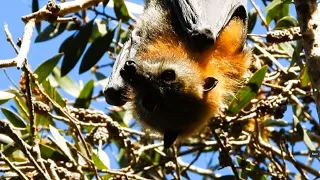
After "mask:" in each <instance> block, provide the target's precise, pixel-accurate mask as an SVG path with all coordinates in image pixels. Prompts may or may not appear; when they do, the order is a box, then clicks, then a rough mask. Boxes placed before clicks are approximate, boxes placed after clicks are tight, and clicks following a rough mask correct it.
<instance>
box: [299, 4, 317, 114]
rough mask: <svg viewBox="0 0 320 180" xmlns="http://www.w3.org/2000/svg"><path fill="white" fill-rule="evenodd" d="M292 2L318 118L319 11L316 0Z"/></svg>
mask: <svg viewBox="0 0 320 180" xmlns="http://www.w3.org/2000/svg"><path fill="white" fill-rule="evenodd" d="M294 2H295V6H296V10H297V13H298V17H299V18H300V20H301V21H300V29H301V34H302V43H303V47H304V51H305V53H306V57H307V60H306V61H307V62H306V65H307V69H308V73H309V76H310V81H311V84H312V89H313V96H314V100H315V103H316V105H317V109H318V117H319V119H320V93H319V91H320V78H319V75H320V11H319V10H318V8H317V7H318V3H317V1H316V0H295V1H294Z"/></svg>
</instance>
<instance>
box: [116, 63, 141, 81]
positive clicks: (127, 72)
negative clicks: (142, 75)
mask: <svg viewBox="0 0 320 180" xmlns="http://www.w3.org/2000/svg"><path fill="white" fill-rule="evenodd" d="M136 72H137V64H136V63H135V62H134V61H126V62H125V64H124V66H123V68H122V69H121V70H120V75H121V77H122V78H123V80H124V81H126V82H131V81H132V79H133V78H134V76H135V74H136Z"/></svg>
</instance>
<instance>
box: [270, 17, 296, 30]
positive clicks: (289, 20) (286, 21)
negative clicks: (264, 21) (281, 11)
mask: <svg viewBox="0 0 320 180" xmlns="http://www.w3.org/2000/svg"><path fill="white" fill-rule="evenodd" d="M298 25H299V23H298V21H297V20H296V19H295V18H293V17H292V16H285V17H283V18H281V19H280V20H279V21H278V22H277V24H276V26H275V28H274V29H287V28H291V27H296V26H298Z"/></svg>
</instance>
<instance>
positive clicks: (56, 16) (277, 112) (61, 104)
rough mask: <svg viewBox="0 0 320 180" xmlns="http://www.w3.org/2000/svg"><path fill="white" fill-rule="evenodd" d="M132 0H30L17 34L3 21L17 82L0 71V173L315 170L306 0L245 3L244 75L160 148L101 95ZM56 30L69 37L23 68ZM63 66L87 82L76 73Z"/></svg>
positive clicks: (313, 54)
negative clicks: (202, 122) (195, 123)
mask: <svg viewBox="0 0 320 180" xmlns="http://www.w3.org/2000/svg"><path fill="white" fill-rule="evenodd" d="M5 3H6V2H1V3H0V4H1V5H3V6H5ZM141 3H142V2H138V1H133V2H129V1H124V0H110V1H109V0H105V1H104V0H75V1H64V0H60V1H59V2H55V1H52V0H49V2H47V3H46V2H43V1H39V0H32V2H31V1H30V4H31V8H32V12H33V13H31V14H28V15H25V16H23V17H21V19H22V21H23V22H24V23H25V28H24V29H21V30H20V31H21V34H23V35H21V37H20V38H19V39H18V41H15V40H14V39H16V37H12V35H11V32H10V27H11V24H5V25H4V31H5V34H6V38H7V41H8V44H7V45H8V46H11V47H12V49H13V50H14V51H15V52H16V54H17V56H16V57H12V59H4V58H2V57H1V54H0V68H1V69H8V68H18V70H17V71H16V73H19V76H20V80H19V81H18V82H15V81H14V80H11V78H10V76H8V75H7V76H5V75H6V71H3V75H2V76H3V78H8V79H9V80H10V81H11V84H7V85H6V87H7V89H1V90H0V109H1V114H0V176H1V177H3V178H9V179H55V180H59V179H294V178H298V179H309V178H310V179H314V178H319V177H320V171H319V167H320V160H319V158H320V151H319V144H320V125H319V112H317V107H318V108H320V95H319V91H320V80H319V74H320V45H319V43H320V10H318V6H319V3H318V2H317V1H316V0H305V1H303V0H294V1H291V0H272V1H270V0H250V1H248V4H249V6H248V10H249V19H248V38H247V45H248V46H249V47H250V48H251V49H252V52H253V56H252V64H251V67H250V72H249V76H248V77H247V78H246V79H245V80H244V82H243V84H242V87H241V88H239V89H238V90H237V92H236V94H235V96H234V97H232V100H231V101H230V103H229V105H228V107H223V109H222V113H221V114H217V115H215V116H214V117H212V119H211V120H210V122H209V123H208V125H207V126H206V127H205V128H204V129H203V130H202V131H201V132H199V133H198V134H197V135H195V136H193V137H190V138H188V139H187V140H185V141H182V142H180V143H177V144H175V145H174V147H173V148H170V149H164V148H163V143H162V141H161V139H159V136H158V135H157V134H156V133H154V132H151V131H148V130H142V128H141V126H140V125H139V124H137V123H136V121H135V119H134V115H132V113H131V110H130V106H129V105H124V106H122V107H114V106H109V105H108V104H107V103H106V102H105V101H104V96H103V92H102V90H103V86H104V85H105V84H106V82H107V80H108V76H109V75H110V69H111V67H112V66H113V64H114V61H115V58H116V56H117V55H118V54H119V52H120V50H121V49H122V47H123V45H124V43H125V42H126V40H127V39H128V37H129V35H130V30H132V29H134V26H135V23H136V21H137V19H138V18H139V14H140V13H141V11H142V9H143V5H142V4H141ZM12 13H14V10H12ZM21 19H17V20H16V21H17V22H21ZM34 31H36V33H33V32H34ZM66 33H69V34H71V35H69V36H68V37H67V38H62V39H61V38H60V39H59V41H60V40H61V41H60V46H59V47H57V51H58V53H57V54H49V56H51V58H49V59H44V60H41V63H39V64H38V65H37V66H36V67H31V66H30V65H29V62H30V61H32V59H29V58H28V52H29V51H37V49H35V48H33V47H34V45H35V44H37V43H40V42H42V43H44V44H45V43H48V42H49V41H50V40H52V39H55V40H57V39H58V38H59V37H61V36H62V34H66ZM32 34H33V35H35V36H36V37H35V41H34V42H33V41H31V39H32ZM2 41H4V40H2ZM38 53H46V52H40V51H39V52H38ZM39 62H40V61H39ZM77 65H78V66H77ZM72 70H73V71H74V70H76V71H78V75H79V77H80V78H82V77H84V76H89V80H88V81H87V82H83V83H82V81H81V82H77V81H75V80H74V79H75V77H74V76H71V75H70V72H71V71H72ZM85 72H90V75H84V73H85ZM87 74H88V73H87ZM86 78H88V77H86ZM90 78H91V79H90Z"/></svg>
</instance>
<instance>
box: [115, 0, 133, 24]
mask: <svg viewBox="0 0 320 180" xmlns="http://www.w3.org/2000/svg"><path fill="white" fill-rule="evenodd" d="M113 6H114V7H113V9H114V12H115V14H116V16H117V18H118V19H121V20H122V21H123V22H127V21H128V20H129V18H130V16H129V12H128V9H127V6H126V4H125V3H124V0H113Z"/></svg>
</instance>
